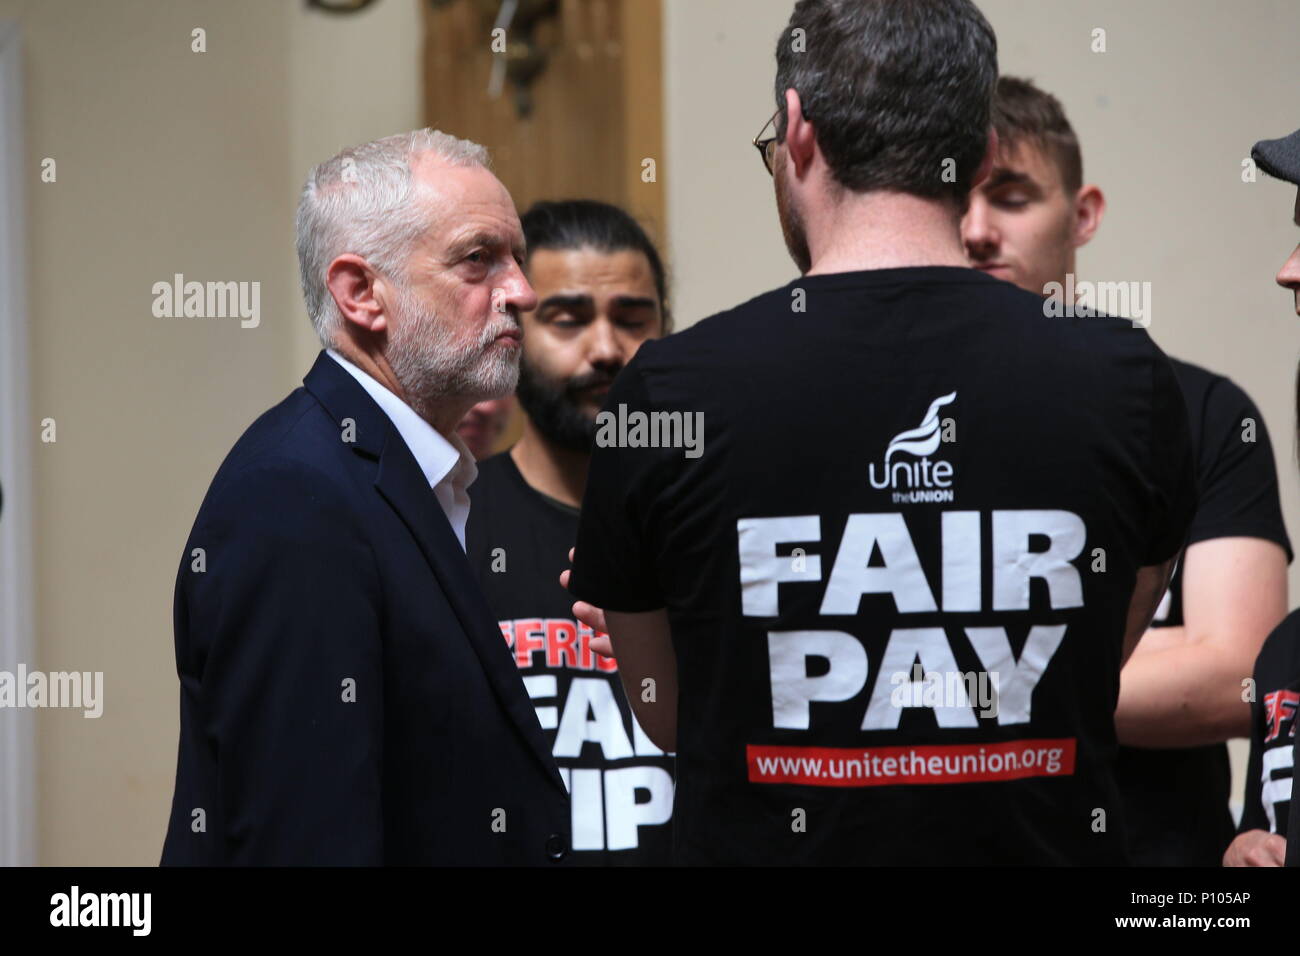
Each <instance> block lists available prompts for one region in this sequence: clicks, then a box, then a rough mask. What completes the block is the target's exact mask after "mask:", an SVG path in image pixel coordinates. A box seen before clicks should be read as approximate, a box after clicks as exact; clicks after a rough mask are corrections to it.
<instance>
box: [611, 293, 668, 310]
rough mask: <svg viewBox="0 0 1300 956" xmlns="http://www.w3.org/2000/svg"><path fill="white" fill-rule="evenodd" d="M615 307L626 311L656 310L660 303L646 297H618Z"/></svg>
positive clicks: (614, 302) (616, 297) (615, 300)
mask: <svg viewBox="0 0 1300 956" xmlns="http://www.w3.org/2000/svg"><path fill="white" fill-rule="evenodd" d="M613 305H617V306H621V307H623V308H624V309H654V308H657V307H658V306H659V302H658V300H657V299H652V298H650V297H649V296H646V295H616V296H614V301H613Z"/></svg>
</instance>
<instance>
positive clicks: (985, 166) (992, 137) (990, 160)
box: [970, 126, 998, 191]
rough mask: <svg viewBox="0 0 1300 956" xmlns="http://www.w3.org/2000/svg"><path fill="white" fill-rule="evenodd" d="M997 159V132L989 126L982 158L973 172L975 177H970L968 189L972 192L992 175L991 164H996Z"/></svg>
mask: <svg viewBox="0 0 1300 956" xmlns="http://www.w3.org/2000/svg"><path fill="white" fill-rule="evenodd" d="M997 159H998V131H997V130H996V129H994V128H993V127H991V126H990V127H989V138H988V144H987V145H986V146H985V147H984V158H983V159H981V160H980V164H979V168H978V169H976V170H975V175H974V176H973V177H971V181H970V188H971V190H972V191H973V190H974V189H975V187H976V186H978V185H979V184H980V183H982V182H984V180H986V179H988V178H989V176H990V175H991V174H992V173H993V164H994V163H996V162H997Z"/></svg>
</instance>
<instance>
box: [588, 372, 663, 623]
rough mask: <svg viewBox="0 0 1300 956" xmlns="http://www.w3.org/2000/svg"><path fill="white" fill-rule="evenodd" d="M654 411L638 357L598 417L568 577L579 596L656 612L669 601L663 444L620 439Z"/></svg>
mask: <svg viewBox="0 0 1300 956" xmlns="http://www.w3.org/2000/svg"><path fill="white" fill-rule="evenodd" d="M642 348H644V346H643V347H642ZM650 412H651V403H650V398H649V396H648V394H647V391H646V388H645V383H644V380H643V379H642V377H641V371H640V369H639V367H638V365H637V362H636V361H635V359H634V360H633V361H632V362H631V363H629V364H628V365H627V366H626V367H624V369H623V370H622V371H621V372H620V373H619V375H618V378H617V379H615V380H614V385H613V386H612V387H611V388H610V391H609V396H608V398H607V399H606V402H605V410H604V411H603V412H602V413H601V417H600V418H599V419H597V432H596V443H595V447H594V448H593V450H592V455H591V466H590V468H589V470H588V472H587V489H586V492H585V493H584V495H583V498H582V515H581V517H580V518H579V521H578V541H577V545H576V548H575V551H574V564H573V574H572V575H571V576H570V579H569V591H570V592H571V593H572V594H573V595H574V596H575V597H577V598H578V599H580V600H583V601H587V602H588V603H590V604H594V605H596V606H597V607H600V608H604V609H605V610H608V611H624V612H640V611H654V610H658V609H659V608H661V607H664V606H665V604H666V601H665V600H664V597H663V594H662V589H661V587H660V584H659V575H658V573H657V569H656V564H657V562H656V551H655V548H656V545H655V539H656V536H655V535H654V533H653V528H652V515H653V513H654V510H655V505H656V502H657V501H658V499H659V497H660V495H661V493H662V490H663V484H664V481H665V479H664V475H663V469H662V462H663V460H664V452H665V449H659V448H646V447H629V446H630V444H631V443H630V442H628V443H625V442H623V441H622V440H621V439H622V437H625V436H622V435H621V428H620V426H621V425H622V424H623V423H625V422H635V417H636V416H637V415H638V414H641V413H644V414H646V415H648V414H649V413H650ZM679 454H680V452H679Z"/></svg>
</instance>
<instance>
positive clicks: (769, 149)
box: [754, 110, 781, 176]
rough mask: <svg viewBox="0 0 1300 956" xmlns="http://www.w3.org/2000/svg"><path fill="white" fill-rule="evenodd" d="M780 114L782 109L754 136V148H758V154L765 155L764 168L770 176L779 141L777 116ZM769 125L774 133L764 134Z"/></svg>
mask: <svg viewBox="0 0 1300 956" xmlns="http://www.w3.org/2000/svg"><path fill="white" fill-rule="evenodd" d="M780 115H781V111H780V110H777V111H776V112H775V113H773V114H772V118H771V119H770V120H768V121H767V122H766V123H764V124H763V128H762V129H760V130H759V131H758V135H757V136H755V137H754V148H755V149H757V150H758V155H760V156H762V157H763V168H764V169H766V170H767V174H768V175H769V176H771V175H772V157H774V156H775V155H776V144H777V142H779V138H778V137H777V135H776V118H777V117H778V116H780ZM769 126H770V127H772V135H771V136H764V135H763V134H764V133H766V132H767V128H768V127H769Z"/></svg>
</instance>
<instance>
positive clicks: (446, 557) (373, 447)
mask: <svg viewBox="0 0 1300 956" xmlns="http://www.w3.org/2000/svg"><path fill="white" fill-rule="evenodd" d="M303 383H304V384H305V385H306V386H307V389H308V390H309V391H310V392H311V393H312V394H313V395H315V396H316V398H317V399H318V400H319V401H320V402H321V404H322V405H324V406H325V409H326V411H328V412H329V413H330V415H331V417H333V418H334V419H335V421H339V422H342V421H343V420H344V419H345V418H351V419H353V420H354V421H355V422H356V429H355V436H354V437H355V439H356V440H355V441H354V442H353V450H354V451H356V452H357V453H358V454H362V455H365V456H367V457H371V458H377V459H378V460H379V473H378V475H377V476H376V478H375V488H376V489H377V490H378V492H379V494H380V495H382V496H383V498H384V499H385V500H386V501H387V502H388V504H389V505H390V506H391V507H392V509H393V510H394V511H396V512H397V513H398V515H399V516H400V517H401V518H402V521H403V522H404V523H405V524H406V527H407V528H408V529H409V530H410V532H411V536H412V537H414V538H415V541H416V543H417V544H418V545H419V547H420V551H421V552H423V554H424V557H425V560H427V561H428V562H429V567H430V568H431V569H432V570H433V573H434V575H435V576H436V577H437V578H438V581H439V582H440V583H441V585H442V591H443V594H444V595H445V596H446V598H447V602H448V604H450V605H451V608H452V611H453V612H454V613H455V615H456V618H457V619H458V620H459V621H460V625H461V629H462V630H463V631H464V632H465V635H466V636H467V637H468V639H469V642H470V645H471V646H472V647H473V648H474V653H475V654H476V655H477V657H478V659H479V663H480V664H481V665H482V667H483V671H484V673H485V674H486V675H487V678H488V683H489V684H490V685H491V687H492V690H493V692H494V693H495V694H496V697H497V699H498V700H499V701H500V703H501V706H502V707H503V708H504V709H505V711H506V713H507V714H509V715H510V718H511V720H512V721H513V722H514V723H515V725H516V727H518V729H519V732H520V733H521V734H522V735H523V737H524V739H525V740H526V741H527V742H528V745H529V747H530V748H531V749H532V751H533V753H534V754H535V755H536V756H537V758H538V760H539V761H540V762H541V764H542V766H543V768H545V770H546V772H547V776H548V777H550V778H551V781H552V782H553V783H554V784H555V785H556V786H557V787H559V788H560V789H561V790H564V782H563V781H562V780H561V779H560V775H559V771H558V769H557V768H556V765H555V760H554V759H553V758H552V756H551V751H550V748H549V747H548V746H547V744H546V739H545V737H544V736H543V734H542V727H541V724H540V723H539V722H538V720H537V712H536V711H535V710H534V709H533V705H532V702H531V701H530V700H529V697H528V694H527V692H526V691H525V690H524V684H523V680H522V679H521V678H520V676H519V670H518V668H517V667H516V666H515V662H514V659H513V658H512V657H511V655H510V652H509V649H508V647H507V646H506V642H505V640H504V639H503V638H502V636H501V631H500V629H499V628H498V627H497V626H496V618H495V617H494V616H493V614H492V612H491V610H490V609H489V608H488V605H487V601H486V599H485V598H484V597H483V593H482V591H481V590H480V588H479V585H478V582H477V581H475V580H474V576H473V573H472V571H471V570H470V566H469V562H468V561H467V560H466V558H465V552H464V551H462V550H461V546H460V541H459V540H458V539H457V538H456V533H455V532H454V531H453V530H452V528H451V524H450V522H448V520H447V516H446V515H445V514H444V513H443V510H442V506H441V505H440V504H439V503H438V499H437V498H436V497H435V496H434V493H433V489H432V488H430V487H429V483H428V482H427V481H426V480H425V477H424V473H423V472H422V471H421V470H420V466H419V464H418V463H417V462H416V460H415V456H414V455H412V454H411V450H410V449H409V448H407V446H406V443H405V442H404V441H403V440H402V436H401V435H400V434H398V431H397V429H396V428H395V427H393V424H392V423H391V422H390V421H389V420H388V416H387V415H385V414H384V412H383V410H382V409H381V408H380V407H379V406H378V405H376V404H375V402H374V400H373V399H372V398H371V397H370V396H369V395H367V394H366V390H365V389H363V388H362V387H361V386H360V385H359V384H358V383H357V382H356V380H354V379H353V378H352V376H351V375H349V374H348V372H347V371H346V370H345V369H343V368H342V366H340V365H339V364H338V363H337V362H335V361H334V360H333V359H332V358H330V357H329V356H328V355H326V354H325V353H324V352H322V353H321V354H320V357H319V358H318V359H317V360H316V364H315V365H314V366H313V367H312V370H311V371H310V372H309V373H308V374H307V377H306V378H305V379H304V380H303Z"/></svg>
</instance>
